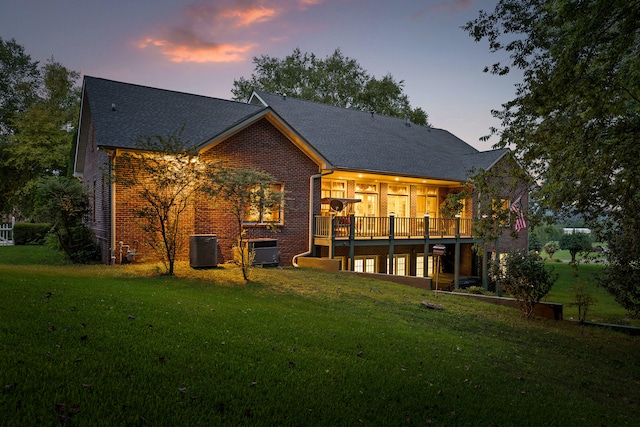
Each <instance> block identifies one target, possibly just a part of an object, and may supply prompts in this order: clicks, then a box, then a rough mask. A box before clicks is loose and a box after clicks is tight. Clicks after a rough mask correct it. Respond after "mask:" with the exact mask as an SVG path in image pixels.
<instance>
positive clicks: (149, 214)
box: [115, 130, 202, 276]
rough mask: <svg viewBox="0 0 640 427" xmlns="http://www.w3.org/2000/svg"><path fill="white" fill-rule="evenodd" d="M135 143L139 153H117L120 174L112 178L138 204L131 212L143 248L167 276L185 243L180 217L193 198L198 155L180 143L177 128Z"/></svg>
mask: <svg viewBox="0 0 640 427" xmlns="http://www.w3.org/2000/svg"><path fill="white" fill-rule="evenodd" d="M136 143H137V148H138V149H139V150H140V151H135V152H131V153H126V154H123V155H122V165H123V168H122V172H121V173H119V174H117V175H116V178H115V179H116V182H118V183H120V184H122V185H123V186H124V187H126V188H128V189H131V190H132V191H133V192H134V194H135V195H136V196H137V197H138V198H139V200H141V201H142V203H141V204H140V205H138V204H136V205H135V207H134V208H133V213H134V214H135V215H136V216H137V217H138V218H139V219H140V220H141V222H140V226H141V228H142V230H143V231H144V233H145V244H146V245H147V246H149V247H150V248H151V250H152V251H153V252H154V253H155V254H156V255H157V256H158V257H159V258H160V260H161V261H162V262H163V264H164V267H165V272H166V274H167V275H169V276H172V275H173V274H174V266H175V260H176V256H177V255H178V254H179V253H180V251H181V250H182V249H183V247H184V245H185V241H186V239H187V232H186V230H185V228H184V227H183V226H182V224H181V222H180V219H181V217H182V215H183V214H184V213H185V212H187V210H188V208H190V207H191V206H192V202H193V201H194V200H195V199H196V197H197V195H198V191H199V189H200V183H201V177H202V168H201V167H200V166H199V164H198V162H197V152H196V151H195V150H192V149H190V148H189V144H188V143H187V142H185V141H183V140H182V130H179V131H175V132H172V133H170V134H169V135H167V136H159V135H157V136H144V137H140V138H138V140H137V141H136Z"/></svg>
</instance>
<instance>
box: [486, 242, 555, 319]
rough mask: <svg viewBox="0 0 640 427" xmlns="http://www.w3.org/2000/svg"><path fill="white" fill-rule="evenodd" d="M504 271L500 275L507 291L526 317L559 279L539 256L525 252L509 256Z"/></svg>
mask: <svg viewBox="0 0 640 427" xmlns="http://www.w3.org/2000/svg"><path fill="white" fill-rule="evenodd" d="M504 267H505V268H504V270H503V271H500V272H499V273H498V274H499V275H500V276H501V277H500V279H501V280H502V283H504V286H505V290H506V291H507V292H508V293H509V294H511V295H512V296H513V297H514V298H515V299H516V300H518V305H519V306H520V309H521V310H522V313H523V314H524V315H525V317H527V318H528V317H530V316H531V313H533V308H534V307H535V305H536V304H537V303H538V302H540V300H541V299H542V298H544V297H545V296H546V295H547V294H548V293H549V291H550V290H551V287H552V286H553V284H554V283H555V282H556V280H557V279H558V275H557V274H553V269H552V268H550V269H548V268H547V266H546V265H545V263H544V262H543V261H540V260H539V259H538V257H537V256H535V255H531V254H529V253H527V252H525V251H511V252H509V253H508V254H507V257H506V261H505V265H504Z"/></svg>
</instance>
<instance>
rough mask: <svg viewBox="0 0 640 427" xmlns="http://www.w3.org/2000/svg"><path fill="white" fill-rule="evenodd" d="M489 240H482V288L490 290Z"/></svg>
mask: <svg viewBox="0 0 640 427" xmlns="http://www.w3.org/2000/svg"><path fill="white" fill-rule="evenodd" d="M487 256H488V254H487V242H486V241H484V240H483V241H482V290H483V291H485V292H487V291H488V290H489V281H488V279H487Z"/></svg>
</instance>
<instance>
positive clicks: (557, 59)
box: [464, 0, 640, 311]
mask: <svg viewBox="0 0 640 427" xmlns="http://www.w3.org/2000/svg"><path fill="white" fill-rule="evenodd" d="M464 29H465V30H466V31H467V33H468V34H469V35H470V36H471V37H473V38H474V39H475V40H476V41H480V40H487V41H488V43H489V48H490V50H491V51H492V52H497V53H500V54H501V55H502V57H504V54H505V53H506V54H507V55H508V60H507V62H506V63H500V62H497V63H495V64H493V65H491V66H488V67H486V69H485V71H487V72H491V73H494V74H497V75H503V74H506V73H509V72H510V70H511V68H516V69H519V70H520V71H521V72H522V74H523V81H522V83H521V84H519V85H517V88H516V93H515V98H514V99H513V100H511V101H508V102H506V103H505V104H503V105H502V109H500V110H496V111H494V112H493V114H494V116H495V117H497V118H499V119H500V120H501V122H502V128H503V129H502V130H501V131H500V130H498V129H492V134H498V135H499V136H500V141H499V142H498V144H497V146H498V147H510V148H512V149H513V150H514V152H515V154H516V156H517V158H518V159H519V161H520V162H521V164H523V165H524V166H525V167H526V168H528V170H529V172H530V173H531V174H532V176H533V177H534V178H535V179H536V182H537V183H539V184H540V186H539V187H538V189H537V191H535V193H534V194H533V196H534V197H535V198H536V199H537V201H538V203H540V206H541V207H542V208H549V209H552V210H554V211H562V210H564V211H565V212H567V213H569V214H571V213H582V214H583V215H584V218H585V220H586V221H587V224H588V225H589V226H590V227H591V228H593V229H595V231H597V232H599V234H600V237H601V238H602V239H603V240H605V241H608V242H609V247H610V248H611V251H612V256H613V261H614V262H612V263H611V264H610V265H611V266H612V267H613V268H616V266H617V265H618V264H619V263H618V261H621V259H620V257H624V261H623V262H622V264H624V265H626V266H627V267H628V268H631V269H632V270H633V271H634V274H636V275H639V274H640V272H639V271H636V270H638V269H640V247H637V246H634V247H631V248H627V247H626V246H625V245H619V248H618V247H617V246H616V245H615V244H614V245H612V244H611V243H615V242H623V241H628V240H629V239H628V238H631V237H633V236H636V235H638V234H640V175H639V174H638V170H640V144H639V143H638V142H639V141H638V140H639V137H640V0H582V1H574V0H499V1H498V3H497V5H496V8H495V10H494V11H493V12H492V13H487V12H484V11H482V12H480V14H479V16H478V17H477V18H476V19H475V20H473V21H470V22H468V23H467V24H466V26H465V27H464ZM603 218H604V221H602V219H603ZM599 220H600V221H599ZM621 236H626V237H628V238H622V239H621ZM623 246H624V249H625V251H624V253H623V250H622V247H623ZM618 249H619V250H618ZM628 249H631V252H628ZM627 267H625V268H627ZM610 273H612V270H610ZM616 277H619V275H617V276H616ZM614 278H615V277H614V276H612V275H611V274H609V279H614ZM635 283H636V284H635V285H634V286H635V287H636V289H638V287H640V284H638V282H635ZM603 285H605V286H616V285H615V284H613V283H612V282H611V280H605V281H604V282H603ZM622 285H623V284H621V286H622ZM610 290H611V289H610ZM627 294H628V293H627ZM638 304H640V302H638ZM638 311H640V309H638Z"/></svg>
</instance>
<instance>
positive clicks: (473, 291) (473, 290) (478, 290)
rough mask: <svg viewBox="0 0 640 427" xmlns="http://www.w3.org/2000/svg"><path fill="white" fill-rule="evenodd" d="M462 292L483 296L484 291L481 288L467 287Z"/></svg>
mask: <svg viewBox="0 0 640 427" xmlns="http://www.w3.org/2000/svg"><path fill="white" fill-rule="evenodd" d="M462 292H466V293H468V294H475V295H484V290H483V289H482V286H469V287H468V288H467V289H463V290H462Z"/></svg>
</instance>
